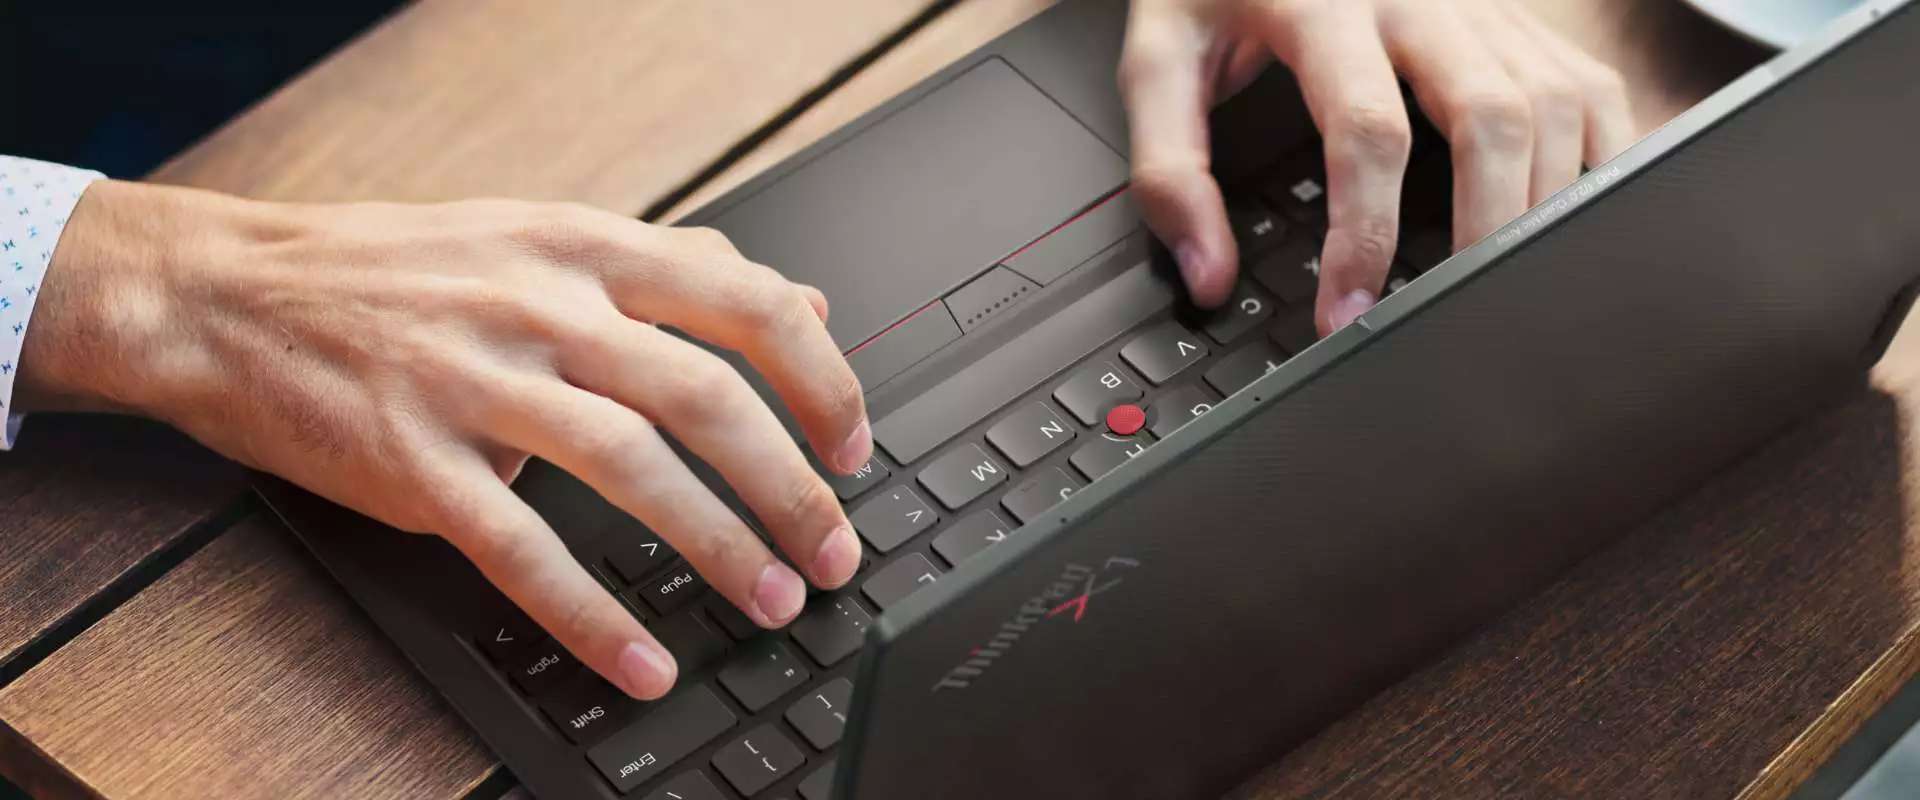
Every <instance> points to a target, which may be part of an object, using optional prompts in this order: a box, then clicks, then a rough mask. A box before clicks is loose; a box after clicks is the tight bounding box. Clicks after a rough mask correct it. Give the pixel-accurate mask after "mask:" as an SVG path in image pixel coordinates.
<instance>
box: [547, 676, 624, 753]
mask: <svg viewBox="0 0 1920 800" xmlns="http://www.w3.org/2000/svg"><path fill="white" fill-rule="evenodd" d="M640 707H641V704H640V702H639V701H637V700H634V699H633V698H631V697H628V696H627V693H626V692H623V691H620V690H619V689H617V688H615V687H614V685H613V684H611V683H608V682H607V681H606V679H605V678H602V677H600V676H599V675H595V674H593V673H592V672H581V673H580V674H579V675H578V676H577V677H576V678H575V679H574V680H573V681H570V682H569V683H568V684H567V685H566V686H565V687H563V688H561V689H558V690H556V691H555V692H554V694H553V696H552V697H549V698H547V699H545V700H542V701H540V710H541V711H543V712H545V713H546V715H547V719H550V720H553V724H554V727H557V728H559V729H560V733H561V734H563V735H565V736H566V737H567V741H570V742H573V743H574V744H591V743H592V742H593V741H595V740H597V739H599V738H600V737H602V736H605V735H606V734H607V733H609V732H611V731H613V730H614V729H615V728H618V727H619V726H620V724H621V723H623V722H625V721H626V720H628V719H630V718H632V717H633V714H634V712H636V711H638V710H639V709H640Z"/></svg>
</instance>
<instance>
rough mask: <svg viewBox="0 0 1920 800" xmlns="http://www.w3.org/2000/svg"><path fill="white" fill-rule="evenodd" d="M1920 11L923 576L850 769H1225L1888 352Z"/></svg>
mask: <svg viewBox="0 0 1920 800" xmlns="http://www.w3.org/2000/svg"><path fill="white" fill-rule="evenodd" d="M1916 37H1920V14H1916V13H1914V12H1913V11H1911V9H1910V7H1909V6H1908V5H1907V4H1906V3H1905V2H1904V0H1902V1H1901V2H1891V1H1889V0H1882V1H1881V2H1877V3H1873V4H1870V7H1869V8H1863V9H1862V10H1860V11H1859V12H1857V13H1855V14H1853V15H1850V16H1849V17H1847V18H1846V19H1845V20H1843V21H1842V22H1840V23H1838V24H1837V25H1836V27H1835V28H1833V29H1830V30H1829V32H1828V33H1827V34H1826V35H1824V36H1822V37H1819V38H1817V39H1816V40H1815V41H1812V42H1808V43H1807V44H1805V45H1803V46H1802V47H1800V48H1799V49H1796V50H1794V51H1792V52H1789V53H1787V54H1785V55H1783V56H1782V57H1780V58H1779V59H1776V60H1775V61H1773V62H1771V63H1769V64H1767V65H1765V66H1763V67H1761V68H1759V69H1756V70H1755V71H1754V72H1752V73H1750V74H1748V75H1747V76H1745V77H1743V78H1742V79H1740V80H1738V81H1736V82H1735V83H1734V84H1732V85H1730V86H1729V87H1727V88H1726V89H1724V90H1723V91H1721V92H1719V93H1718V94H1716V95H1714V96H1713V97H1712V98H1709V99H1708V100H1707V101H1705V102H1703V103H1702V104H1701V105H1700V106H1698V107H1696V108H1695V109H1694V110H1692V111H1690V112H1688V113H1687V114H1685V115H1683V116H1682V117H1681V118H1679V119H1678V120H1676V121H1675V122H1673V123H1672V124H1670V125H1668V126H1667V127H1665V128H1663V129H1662V130H1660V131H1659V132H1657V133H1655V134H1654V135H1653V136H1651V137H1649V138H1648V139H1647V140H1645V141H1643V142H1642V143H1640V144H1639V145H1638V146H1636V147H1634V148H1633V149H1631V150H1630V151H1628V152H1627V153H1626V154H1624V155H1622V156H1621V157H1620V158H1618V159H1616V160H1615V161H1613V162H1611V163H1609V164H1607V165H1604V166H1602V167H1600V168H1598V169H1595V170H1593V171H1592V172H1590V173H1589V174H1587V175H1586V176H1584V177H1583V178H1582V179H1581V180H1580V181H1578V182H1576V183H1575V184H1574V185H1573V186H1571V187H1569V188H1568V189H1566V190H1565V191H1562V192H1561V193H1559V194H1557V195H1555V196H1554V197H1552V198H1550V199H1549V200H1548V201H1547V202H1545V203H1543V204H1542V205H1540V206H1539V207H1537V208H1535V209H1534V210H1532V211H1530V212H1528V213H1527V214H1526V215H1525V216H1523V217H1522V218H1520V219H1519V220H1517V221H1516V222H1514V223H1513V224H1511V225H1509V226H1507V227H1506V228H1503V229H1502V230H1500V231H1498V232H1497V233H1496V234H1494V235H1493V236H1491V237H1489V238H1488V239H1487V240H1485V241H1483V242H1481V243H1480V244H1478V245H1476V246H1475V247H1473V248H1471V249H1469V250H1468V251H1466V252H1464V253H1462V254H1460V255H1458V256H1456V257H1455V258H1453V259H1451V260H1450V261H1448V262H1447V263H1446V264H1444V265H1442V266H1441V267H1439V268H1438V269H1436V270H1434V271H1433V272H1431V273H1429V274H1427V275H1426V276H1424V277H1422V278H1421V279H1419V280H1418V281H1416V282H1414V284H1413V285H1412V286H1411V287H1409V288H1408V289H1406V290H1404V291H1402V292H1400V293H1398V294H1396V295H1394V296H1392V297H1390V298H1388V299H1387V300H1386V301H1384V302H1383V303H1382V304H1381V305H1380V306H1379V307H1378V308H1376V309H1375V310H1373V311H1372V312H1369V313H1368V314H1366V315H1365V316H1364V317H1363V318H1362V319H1361V321H1360V322H1359V323H1357V324H1356V325H1354V326H1352V327H1349V328H1347V329H1345V330H1343V331H1341V332H1339V333H1338V334H1336V335H1335V336H1333V337H1331V338H1329V339H1328V340H1325V341H1323V342H1321V343H1320V344H1318V345H1316V346H1315V347H1313V348H1311V349H1309V350H1308V351H1306V352H1305V353H1303V354H1302V355H1300V356H1298V357H1296V358H1294V359H1293V360H1292V361H1290V362H1288V363H1286V364H1285V365H1284V366H1282V367H1281V368H1279V369H1278V370H1277V371H1274V372H1272V373H1271V374H1269V375H1268V376H1267V377H1266V378H1264V379H1263V380H1261V381H1259V382H1257V383H1255V384H1253V385H1252V386H1250V387H1249V388H1247V389H1245V390H1243V391H1242V392H1240V393H1239V394H1237V395H1235V396H1234V397H1232V398H1229V399H1228V400H1226V401H1224V402H1222V403H1221V404H1219V405H1218V406H1217V407H1216V408H1215V409H1214V410H1213V411H1211V412H1210V413H1207V414H1205V415H1204V416H1202V417H1200V418H1199V419H1198V420H1197V421H1196V422H1194V423H1193V424H1190V425H1188V426H1187V427H1186V428H1184V429H1182V430H1181V431H1179V432H1178V433H1176V434H1174V435H1173V436H1171V437H1170V438H1168V439H1166V440H1164V441H1163V442H1161V443H1160V444H1158V445H1156V446H1155V447H1153V448H1151V449H1150V450H1148V451H1147V452H1146V453H1145V454H1143V455H1141V456H1140V457H1138V458H1135V459H1133V460H1132V461H1131V462H1129V463H1128V464H1127V465H1126V466H1123V467H1121V468H1120V470H1119V471H1118V472H1116V473H1114V474H1113V475H1111V476H1109V477H1108V479H1106V480H1103V481H1101V482H1099V483H1096V484H1094V486H1092V487H1090V488H1088V489H1086V490H1083V491H1081V492H1079V493H1077V494H1075V495H1074V497H1073V499H1071V500H1069V501H1068V502H1066V503H1065V504H1063V505H1061V506H1058V507H1056V509H1055V510H1054V512H1053V513H1052V514H1050V515H1049V516H1048V517H1046V518H1045V519H1043V520H1040V521H1037V522H1035V523H1034V524H1031V525H1029V526H1027V527H1026V528H1024V529H1022V530H1021V531H1019V532H1017V533H1015V534H1014V535H1013V536H1012V537H1011V538H1010V539H1009V540H1008V541H1007V542H1005V543H1003V544H1002V545H1000V546H998V547H995V548H993V549H992V550H990V551H988V553H987V554H985V555H983V556H982V557H980V558H977V559H975V560H973V561H972V562H969V563H968V564H967V565H966V566H964V567H962V568H960V569H958V570H956V571H954V572H952V573H949V574H948V575H946V576H943V577H942V579H941V580H940V581H939V582H938V583H937V584H936V585H935V586H933V587H931V588H929V589H928V590H926V591H922V592H920V593H918V594H916V595H914V596H913V597H911V598H909V599H908V600H907V601H905V602H904V603H903V604H902V605H900V606H898V607H896V608H894V609H890V610H889V611H888V612H887V614H885V615H884V616H882V617H881V618H880V620H879V622H878V624H877V626H876V629H875V631H874V633H873V641H872V642H871V643H870V645H871V646H869V647H868V648H867V650H866V652H865V654H864V656H863V659H864V660H863V663H862V665H861V669H860V674H859V678H858V680H857V681H856V686H857V689H856V696H855V705H854V711H853V718H852V721H851V725H850V728H849V739H848V741H847V742H846V744H845V745H844V747H845V749H844V750H843V752H842V754H841V757H840V769H839V775H838V778H837V786H838V795H839V796H842V797H848V798H898V797H920V798H939V797H955V798H978V797H1030V796H1031V797H1041V796H1044V797H1102V798H1111V797H1189V796H1205V795H1210V794H1217V793H1219V792H1221V791H1224V790H1225V789H1227V788H1230V787H1231V786H1232V785H1233V784H1234V783H1235V782H1237V781H1238V780H1240V779H1242V778H1244V777H1245V776H1246V775H1247V774H1249V773H1250V772H1251V771H1252V770H1254V769H1255V768H1257V767H1258V766H1260V765H1262V764H1264V763H1267V762H1270V761H1271V760H1272V759H1273V758H1275V757H1276V756H1277V755H1279V754H1280V753H1281V752H1282V751H1283V750H1284V748H1286V747H1288V746H1290V745H1291V744H1293V743H1295V742H1297V741H1299V740H1300V739H1302V738H1304V737H1305V736H1307V735H1309V734H1310V733H1312V732H1313V731H1314V730H1316V729H1317V728H1319V727H1320V726H1322V725H1323V724H1325V723H1326V722H1328V721H1330V720H1331V719H1332V718H1333V717H1335V716H1336V715H1338V714H1340V713H1342V712H1343V711H1345V710H1347V709H1349V708H1351V707H1352V706H1353V705H1355V704H1357V703H1359V702H1360V701H1361V700H1363V699H1364V698H1366V697H1367V696H1369V695H1371V694H1372V693H1374V692H1376V691H1378V690H1379V689H1380V688H1382V687H1383V686H1385V685H1386V684H1387V683H1389V682H1391V681H1393V680H1395V679H1396V678H1398V677H1399V676H1401V675H1403V674H1404V673H1405V672H1406V671H1407V670H1409V669H1410V668H1411V667H1412V666H1413V665H1414V664H1416V663H1418V662H1419V661H1420V660H1422V659H1423V658H1425V657H1427V656H1429V655H1431V654H1432V653H1433V652H1434V651H1435V650H1437V649H1438V648H1440V647H1441V646H1443V645H1444V644H1445V643H1447V642H1448V641H1450V640H1452V639H1453V638H1455V637H1456V636H1458V635H1459V634H1461V633H1463V632H1464V631H1466V630H1468V629H1469V628H1471V627H1472V626H1474V625H1476V624H1478V623H1480V622H1482V621H1484V620H1486V619H1487V618H1489V617H1490V616H1491V615H1493V614H1495V613H1497V612H1498V611H1500V610H1501V609H1503V608H1504V607H1506V606H1508V605H1510V604H1511V603H1513V602H1514V601H1515V600H1517V599H1518V598H1520V597H1523V596H1525V595H1526V594H1528V593H1530V592H1532V591H1533V590H1535V589H1536V588H1538V587H1539V586H1541V585H1542V584H1543V583H1544V582H1545V581H1547V580H1548V579H1549V578H1551V577H1552V576H1553V575H1554V574H1556V573H1557V572H1559V571H1560V570H1562V569H1563V568H1565V567H1566V566H1567V565H1569V564H1570V563H1571V562H1572V561H1574V560H1575V559H1577V558H1579V557H1581V556H1582V555H1584V554H1586V553H1589V552H1591V551H1592V550H1593V549H1594V548H1596V547H1597V546H1599V545H1600V544H1602V543H1603V542H1605V541H1606V540H1607V539H1608V538H1610V537H1611V536H1612V535H1613V534H1615V533H1616V532H1620V531H1623V530H1625V529H1627V528H1628V527H1629V526H1630V525H1631V524H1633V523H1634V522H1636V521H1637V520H1639V519H1641V518H1643V517H1645V516H1646V515H1648V514H1650V513H1651V512H1653V511H1654V510H1656V509H1657V508H1659V507H1661V506H1662V505H1664V504H1665V503H1667V502H1668V501H1669V500H1670V499H1672V498H1674V497H1675V496H1677V495H1679V494H1681V493H1684V492H1685V491H1687V490H1688V489H1689V488H1691V487H1693V486H1695V485H1697V484H1698V483H1700V482H1701V481H1703V480H1704V479H1705V478H1706V477H1708V476H1709V475H1711V474H1712V473H1714V472H1715V471H1716V470H1717V469H1719V468H1720V467H1721V466H1723V465H1724V464H1726V463H1727V462H1728V461H1730V460H1731V459H1733V458H1735V457H1737V456H1738V455H1740V454H1742V453H1744V452H1746V451H1748V450H1750V449H1752V448H1753V447H1755V446H1757V445H1758V444H1759V443H1761V442H1762V441H1764V440H1765V439H1767V438H1768V437H1769V436H1771V435H1772V434H1774V433H1775V432H1777V431H1779V430H1780V429H1781V428H1782V427H1783V426H1785V425H1787V424H1788V423H1789V422H1791V421H1793V420H1795V419H1797V418H1799V417H1801V416H1803V415H1805V414H1806V413H1808V412H1809V411H1810V410H1812V409H1814V408H1816V407H1818V406H1819V405H1820V404H1821V403H1823V402H1824V401H1826V400H1828V399H1830V398H1832V397H1833V396H1834V395H1835V394H1836V393H1837V392H1839V391H1843V390H1845V389H1847V388H1849V387H1857V386H1859V385H1860V383H1861V378H1862V376H1863V375H1864V368H1865V367H1866V366H1867V365H1868V364H1870V363H1871V362H1872V361H1873V360H1874V359H1876V358H1877V357H1878V354H1879V352H1880V351H1881V349H1882V348H1883V347H1884V345H1885V343H1886V341H1887V340H1888V339H1889V338H1890V336H1891V333H1892V331H1893V330H1894V329H1895V328H1896V327H1897V325H1898V323H1899V321H1900V320H1901V319H1903V318H1904V316H1905V312H1906V309H1907V307H1908V304H1910V302H1911V298H1912V291H1913V286H1914V282H1915V280H1916V277H1920V203H1916V202H1914V197H1915V187H1917V186H1920V159H1917V158H1914V157H1913V155H1912V149H1913V146H1912V135H1911V132H1912V131H1913V130H1916V129H1920V83H1916V82H1914V81H1911V80H1908V79H1907V77H1908V76H1912V75H1914V74H1920V52H1916V50H1915V49H1914V48H1913V47H1912V46H1911V43H1912V42H1913V41H1915V40H1916Z"/></svg>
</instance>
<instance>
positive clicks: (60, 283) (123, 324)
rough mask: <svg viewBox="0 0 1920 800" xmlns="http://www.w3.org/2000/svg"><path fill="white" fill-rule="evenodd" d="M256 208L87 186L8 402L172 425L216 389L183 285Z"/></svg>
mask: <svg viewBox="0 0 1920 800" xmlns="http://www.w3.org/2000/svg"><path fill="white" fill-rule="evenodd" d="M257 206H258V204H253V203H249V202H247V201H244V200H238V199H235V198H230V197H224V196H221V195H217V194H213V193H210V192H202V191H195V190H191V189H181V188H174V187H165V186H155V185H147V184H139V183H128V182H121V181H100V182H98V183H95V184H94V185H93V186H91V187H89V188H88V189H87V191H86V193H85V194H84V195H82V196H81V199H80V203H79V205H77V206H76V207H75V208H74V211H73V214H72V215H71V217H70V218H69V220H68V223H67V227H66V229H65V231H64V232H63V233H62V235H61V237H60V241H59V244H58V246H57V247H56V248H55V249H54V253H53V261H52V262H51V263H50V264H49V265H48V268H47V275H46V278H45V280H43V281H42V283H41V290H40V296H39V299H38V301H37V303H36V304H35V306H34V310H33V316H32V320H31V323H30V325H29V326H28V328H27V332H26V338H25V341H24V342H23V343H22V344H23V346H22V351H21V357H20V373H19V377H18V381H17V391H18V395H19V396H18V397H16V402H15V406H16V407H17V408H19V409H20V410H22V411H114V412H123V413H135V414H141V415H143V416H150V417H155V418H159V419H164V420H167V421H173V422H177V421H178V419H177V418H178V417H179V415H180V414H181V413H182V412H183V409H185V408H187V407H189V406H190V405H191V404H192V402H193V400H192V398H194V397H196V396H206V395H208V394H210V393H216V392H217V391H218V389H217V385H216V384H217V381H216V380H214V379H215V378H216V377H217V376H216V374H215V370H214V369H213V368H212V365H211V364H210V363H209V359H207V358H206V357H205V355H204V348H202V347H200V346H199V345H198V343H197V341H196V339H197V337H196V336H195V329H196V328H197V324H196V323H197V322H198V320H196V319H195V318H194V317H195V315H194V314H193V312H192V311H190V310H189V306H188V304H186V303H183V302H181V301H182V298H183V297H184V296H185V293H184V292H183V289H187V288H188V287H190V286H191V285H192V283H193V282H194V280H195V278H194V277H193V276H194V274H195V273H196V272H197V271H200V270H203V269H205V268H206V267H207V266H208V265H211V264H217V263H222V262H224V261H227V260H230V259H231V258H233V256H234V253H235V251H237V250H240V249H242V248H244V247H245V245H246V242H247V241H248V239H249V238H250V237H249V236H248V231H249V229H250V227H252V226H249V225H248V224H247V218H248V216H249V213H250V212H251V211H252V210H253V209H255V208H257ZM255 213H257V212H255Z"/></svg>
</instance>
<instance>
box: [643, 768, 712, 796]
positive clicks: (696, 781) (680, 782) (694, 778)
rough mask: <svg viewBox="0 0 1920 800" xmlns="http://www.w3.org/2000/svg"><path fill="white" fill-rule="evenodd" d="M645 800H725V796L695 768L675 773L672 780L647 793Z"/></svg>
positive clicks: (705, 775)
mask: <svg viewBox="0 0 1920 800" xmlns="http://www.w3.org/2000/svg"><path fill="white" fill-rule="evenodd" d="M647 800H727V796H726V795H723V794H721V793H720V790H719V789H716V788H714V786H713V781H710V780H707V774H706V773H704V772H701V771H700V770H697V769H696V770H694V771H692V772H682V773H680V774H679V775H675V776H674V777H673V780H670V781H667V782H666V783H665V784H663V785H661V787H660V788H658V789H655V790H654V791H653V794H650V795H647Z"/></svg>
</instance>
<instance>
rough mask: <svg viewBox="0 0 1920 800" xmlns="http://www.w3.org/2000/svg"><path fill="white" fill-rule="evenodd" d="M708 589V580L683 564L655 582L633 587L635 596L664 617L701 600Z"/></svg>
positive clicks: (656, 577) (658, 576) (662, 574)
mask: <svg viewBox="0 0 1920 800" xmlns="http://www.w3.org/2000/svg"><path fill="white" fill-rule="evenodd" d="M706 588H707V579H706V578H702V577H700V573H698V572H694V571H693V567H690V566H687V565H686V563H685V562H682V563H681V564H680V565H679V566H677V567H674V568H673V569H670V570H667V571H666V572H663V573H661V574H659V575H657V576H655V577H654V578H653V580H650V581H648V582H646V583H643V584H640V585H639V586H635V587H633V596H634V598H635V599H637V600H639V601H640V602H643V603H646V604H647V606H648V607H649V608H652V609H653V610H654V612H655V613H657V614H659V615H660V616H663V617H664V616H667V615H669V614H672V613H673V612H675V611H679V610H680V609H683V608H686V607H687V604H688V603H692V602H693V601H695V600H698V599H700V595H701V594H702V592H704V591H705V590H706Z"/></svg>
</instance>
